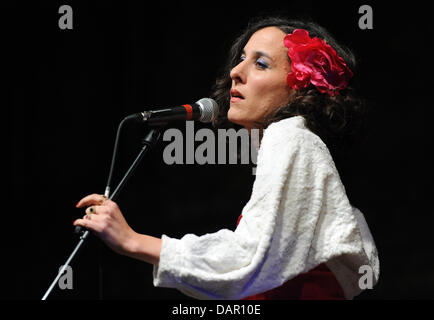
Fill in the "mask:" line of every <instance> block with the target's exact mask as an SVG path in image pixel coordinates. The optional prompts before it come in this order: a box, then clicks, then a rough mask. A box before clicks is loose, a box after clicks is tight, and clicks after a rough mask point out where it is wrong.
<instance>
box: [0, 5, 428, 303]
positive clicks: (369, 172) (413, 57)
mask: <svg viewBox="0 0 434 320" xmlns="http://www.w3.org/2000/svg"><path fill="white" fill-rule="evenodd" d="M63 4H68V5H70V6H71V7H72V9H73V29H72V30H61V29H60V28H59V26H58V20H59V18H60V16H61V14H59V13H58V10H59V7H60V6H61V5H63ZM364 4H369V5H370V6H371V7H372V9H373V23H374V24H373V29H372V30H361V29H360V28H359V25H358V21H359V18H360V16H361V14H359V13H358V9H359V7H360V6H361V5H364ZM1 11H2V13H3V15H4V16H5V17H4V18H5V19H3V20H2V21H3V22H5V26H4V27H3V28H2V31H3V34H4V36H3V37H2V51H3V53H6V57H5V58H3V59H4V60H3V62H4V65H5V66H4V67H5V68H4V70H5V71H6V72H5V73H3V75H4V82H3V83H4V84H6V92H5V95H4V96H3V98H2V100H3V101H4V102H3V103H2V110H3V119H4V121H3V123H4V125H3V126H2V127H3V129H4V130H5V131H6V132H5V136H6V137H7V143H6V146H7V148H5V149H4V151H3V152H4V153H3V155H4V157H5V158H7V159H8V160H9V161H8V162H7V163H6V164H5V165H4V167H3V171H4V176H6V177H7V178H6V181H7V193H6V194H4V196H3V197H4V198H3V210H2V211H3V213H2V221H3V224H2V229H3V230H2V231H3V232H2V235H3V237H4V239H3V241H2V253H3V254H2V268H5V271H4V272H3V273H2V274H3V278H4V279H3V283H2V290H1V294H2V297H3V298H4V299H35V300H37V299H41V298H42V295H43V294H44V292H45V291H46V290H47V289H48V286H49V284H50V283H51V281H52V280H53V279H54V277H55V276H56V273H57V270H58V268H59V267H60V266H61V265H62V264H63V263H64V262H65V261H66V258H67V257H68V256H69V254H70V253H71V251H72V249H73V248H74V246H75V245H76V243H77V242H78V239H77V237H76V236H75V235H74V234H73V226H72V222H73V221H74V220H75V219H77V218H78V217H81V216H82V215H83V214H84V211H83V210H79V209H76V208H75V203H76V202H77V201H78V200H79V199H81V198H82V197H83V196H85V195H87V194H89V193H103V192H104V188H105V184H106V179H107V175H108V171H109V165H110V160H111V155H112V150H113V143H114V138H115V134H116V128H117V126H118V124H119V122H120V120H121V119H122V118H123V117H124V116H126V115H128V114H131V113H135V112H139V111H142V110H145V109H152V108H156V107H165V106H175V105H179V104H184V103H189V102H194V101H196V100H198V99H200V98H202V97H207V96H209V94H210V91H211V87H212V85H213V83H214V81H215V78H216V77H217V75H218V74H219V73H220V71H221V68H222V66H223V64H224V62H225V59H226V55H227V52H228V49H229V47H230V45H231V42H232V41H233V40H234V38H235V37H236V36H237V35H238V34H239V32H240V31H241V30H242V28H244V27H245V26H246V23H247V22H248V20H249V19H250V18H251V17H253V16H256V15H258V14H266V13H281V14H285V13H286V14H288V15H289V16H295V17H300V16H301V17H303V16H306V17H311V18H313V19H314V20H315V21H317V22H319V23H320V24H322V25H324V26H325V27H326V28H327V29H328V30H330V31H331V33H332V34H334V35H335V36H336V38H337V39H338V40H340V41H341V42H342V43H344V44H347V45H348V46H349V47H351V48H352V49H353V50H354V51H355V53H356V54H357V55H358V57H359V59H360V73H359V77H360V80H361V83H362V86H363V93H364V95H365V97H366V98H368V100H369V103H370V106H371V107H372V112H371V116H370V118H369V126H368V135H367V139H366V141H365V143H364V144H363V145H361V146H360V147H359V148H357V149H356V150H354V151H353V152H352V153H350V154H348V155H347V156H346V157H345V158H344V159H343V161H341V162H340V164H339V170H340V173H341V176H342V180H343V181H344V184H345V187H346V190H347V193H348V196H349V198H350V200H351V201H352V203H353V204H354V205H355V206H357V207H358V208H360V209H361V211H362V212H363V213H364V214H365V216H366V219H367V221H368V224H369V226H370V228H371V231H372V234H373V236H374V238H375V241H376V244H377V247H378V250H379V256H380V267H381V276H380V282H379V283H378V285H377V286H376V287H375V288H374V289H373V290H367V291H366V292H364V293H363V294H361V295H360V296H359V297H357V299H421V298H424V299H426V298H429V299H432V298H434V274H433V270H434V250H433V249H432V244H433V243H434V241H433V240H434V239H433V236H432V234H433V221H434V219H433V210H432V208H431V205H430V203H431V202H432V199H431V193H432V190H433V183H432V181H433V180H432V175H431V170H430V169H431V165H432V162H430V161H428V156H429V154H428V152H429V151H430V149H431V147H432V139H431V137H432V134H431V129H432V120H431V119H432V111H431V108H432V88H433V81H432V63H431V60H432V51H431V49H430V48H431V47H432V45H431V42H432V39H433V24H432V17H431V15H432V13H433V8H432V4H431V2H429V1H428V2H426V1H420V2H415V1H411V2H402V3H399V2H391V3H390V4H389V3H385V2H382V3H381V4H380V3H377V2H375V3H374V2H373V1H369V2H366V1H356V2H348V1H345V2H330V1H309V0H305V1H290V0H287V1H282V2H279V3H277V2H270V1H266V3H263V4H260V3H256V2H250V3H243V4H240V3H232V4H231V3H223V2H211V3H207V2H205V1H203V2H201V3H200V4H195V5H193V4H186V3H184V2H180V3H178V4H172V3H167V2H163V1H158V2H155V3H153V4H152V5H150V4H149V3H148V2H146V1H143V2H141V3H139V2H127V1H118V2H107V1H80V2H78V1H66V2H63V1H62V2H59V1H39V2H36V1H34V2H30V1H29V2H28V3H26V2H23V1H17V2H16V4H15V5H6V4H2V9H1ZM174 127H175V128H178V129H180V130H184V131H185V123H177V124H174ZM195 128H196V129H199V128H211V127H210V126H209V125H205V124H196V125H195ZM144 132H145V128H143V127H140V126H137V125H131V126H128V127H127V128H126V129H125V130H124V132H123V133H122V137H121V142H120V149H119V158H118V160H119V161H118V163H117V165H116V169H115V176H114V183H116V182H118V181H119V178H120V177H121V175H122V174H123V173H124V172H125V170H126V169H127V167H128V166H129V164H130V163H131V161H132V160H133V157H134V156H135V155H136V154H137V152H138V150H139V147H140V139H141V138H142V137H143V135H144ZM167 144H168V142H163V141H161V142H160V143H159V144H158V146H157V147H156V148H155V149H154V150H153V151H152V152H151V153H150V154H148V155H147V156H146V157H145V159H144V161H143V163H141V165H140V166H139V168H138V169H137V171H136V173H135V174H134V176H133V177H132V178H131V180H130V181H129V183H128V184H127V186H126V187H125V189H124V190H123V191H122V193H121V195H120V197H119V199H118V204H119V206H120V207H121V209H122V211H123V213H124V215H125V217H126V219H127V221H128V222H129V224H130V225H131V226H132V228H133V229H135V230H136V231H137V232H141V233H146V234H150V235H153V236H156V237H160V236H161V235H162V234H167V235H169V236H171V237H178V238H179V237H182V236H183V235H184V234H186V233H194V234H197V235H201V234H205V233H208V232H215V231H217V230H219V229H221V228H228V229H234V228H235V224H236V221H237V218H238V215H239V214H240V213H241V210H242V208H243V207H244V205H245V204H246V203H247V201H248V199H249V197H250V193H251V188H252V184H253V181H254V176H253V175H252V174H251V170H252V166H251V165H211V164H206V165H199V164H191V165H185V164H184V165H171V166H170V165H167V164H165V163H164V161H163V157H162V154H163V150H164V148H165V146H166V145H167ZM197 144H198V143H197ZM71 266H72V269H73V289H71V290H68V289H65V290H60V289H59V287H57V288H56V289H55V290H54V291H53V292H52V294H51V296H50V299H57V300H62V299H68V300H71V299H98V298H100V297H102V298H104V299H189V298H188V297H186V296H184V295H182V294H181V293H179V292H178V291H176V290H174V289H164V288H154V287H153V284H152V267H151V266H150V265H148V264H145V263H143V262H139V261H136V260H133V259H130V258H127V257H123V256H119V255H116V254H115V253H113V252H112V251H110V250H109V249H108V248H107V247H106V246H105V245H103V244H101V242H100V241H99V240H97V239H96V238H95V237H93V236H92V237H90V238H89V240H88V241H87V243H86V244H85V246H84V247H83V248H82V249H81V250H80V252H79V254H78V256H76V257H75V258H74V260H73V262H72V264H71ZM99 266H102V273H100V272H99ZM100 275H102V277H100Z"/></svg>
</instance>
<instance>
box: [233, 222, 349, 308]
mask: <svg viewBox="0 0 434 320" xmlns="http://www.w3.org/2000/svg"><path fill="white" fill-rule="evenodd" d="M241 218H242V215H240V216H239V218H238V221H237V226H238V224H239V223H240V220H241ZM344 299H345V296H344V292H343V290H342V288H341V286H340V285H339V283H338V281H337V280H336V278H335V276H334V274H333V273H332V272H331V271H330V270H329V269H328V268H327V266H326V264H325V263H322V264H320V265H318V266H317V267H316V268H314V269H312V270H310V271H308V272H306V273H302V274H299V275H298V276H296V277H295V278H292V279H291V280H288V281H286V282H285V283H284V284H283V285H281V286H280V287H277V288H274V289H271V290H269V291H266V292H263V293H259V294H255V295H252V296H249V297H246V298H244V299H243V300H344Z"/></svg>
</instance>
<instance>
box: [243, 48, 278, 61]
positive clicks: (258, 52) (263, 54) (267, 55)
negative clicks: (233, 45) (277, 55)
mask: <svg viewBox="0 0 434 320" xmlns="http://www.w3.org/2000/svg"><path fill="white" fill-rule="evenodd" d="M241 53H242V54H246V51H245V50H244V49H243V51H242V52H241ZM253 54H254V55H255V56H257V57H265V58H268V59H270V60H272V61H273V58H271V56H270V55H269V54H267V53H265V52H264V51H253Z"/></svg>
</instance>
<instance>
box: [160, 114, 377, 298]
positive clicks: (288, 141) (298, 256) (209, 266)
mask: <svg viewBox="0 0 434 320" xmlns="http://www.w3.org/2000/svg"><path fill="white" fill-rule="evenodd" d="M354 211H355V208H353V207H352V206H351V205H350V203H349V201H348V198H347V196H346V193H345V189H344V186H343V185H342V182H341V180H340V178H339V174H338V172H337V170H336V168H335V165H334V163H333V160H332V158H331V156H330V153H329V151H328V149H327V147H326V146H325V145H324V143H323V142H322V141H321V140H320V139H319V137H318V136H316V135H314V134H313V133H311V132H310V131H309V130H307V129H306V128H305V127H304V119H303V118H302V117H293V118H289V119H284V120H281V121H279V122H276V123H273V124H271V125H270V126H269V127H268V128H267V129H266V130H265V132H264V136H263V139H262V141H261V146H260V149H259V153H258V159H257V170H256V179H255V182H254V184H253V190H252V195H251V198H250V200H249V201H248V203H247V204H246V206H245V207H244V208H243V210H242V215H243V218H242V219H241V221H240V223H239V225H238V227H237V228H236V230H235V231H230V230H227V229H223V230H220V231H218V232H215V233H211V234H206V235H203V236H200V237H199V236H196V235H193V234H187V235H185V236H184V237H183V238H181V239H173V238H169V237H168V236H166V235H163V236H162V248H161V253H160V260H159V264H158V266H155V267H154V285H155V286H161V287H170V288H177V289H178V290H180V291H182V292H183V293H185V294H187V295H189V296H191V297H194V298H198V299H240V298H243V297H246V296H250V295H253V294H257V293H261V292H264V291H267V290H270V289H272V288H275V287H278V286H280V285H282V284H283V283H285V282H286V281H288V280H290V279H292V278H294V277H295V276H297V275H299V274H300V273H303V272H307V271H309V270H311V269H312V268H314V267H316V266H317V265H319V264H321V263H324V262H327V265H328V266H329V268H330V269H331V270H332V271H333V272H334V274H335V276H336V278H337V280H338V281H339V282H340V284H341V286H342V288H343V290H344V292H345V295H346V297H347V298H348V299H350V298H352V297H353V296H354V295H356V294H358V293H360V291H361V289H360V288H359V282H358V280H359V278H360V276H361V275H360V274H359V273H358V272H359V267H360V266H362V265H367V266H369V267H370V268H371V270H373V283H374V284H375V283H376V281H377V280H378V275H379V264H378V257H377V252H376V248H375V244H374V242H373V240H372V237H371V235H370V232H369V229H368V228H367V225H366V222H365V221H364V218H363V215H362V214H361V213H360V211H357V216H356V215H355V213H354ZM329 263H330V264H329Z"/></svg>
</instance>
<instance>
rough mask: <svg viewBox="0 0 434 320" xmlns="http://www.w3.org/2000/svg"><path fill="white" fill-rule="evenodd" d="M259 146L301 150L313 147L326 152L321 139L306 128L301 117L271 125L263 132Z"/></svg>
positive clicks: (286, 119)
mask: <svg viewBox="0 0 434 320" xmlns="http://www.w3.org/2000/svg"><path fill="white" fill-rule="evenodd" d="M261 144H267V145H274V146H279V145H280V146H283V145H288V144H291V145H292V146H298V147H303V149H306V148H308V147H314V148H320V149H322V150H324V151H326V150H328V149H327V147H326V145H325V144H324V143H323V141H322V140H321V138H320V137H319V136H317V135H316V134H314V133H313V132H312V131H310V130H309V129H308V128H307V127H306V125H305V119H304V117H302V116H294V117H290V118H285V119H282V120H280V121H276V122H273V123H271V124H270V125H269V126H268V127H267V128H266V129H265V130H264V135H263V137H262V141H261ZM309 149H310V148H309Z"/></svg>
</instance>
